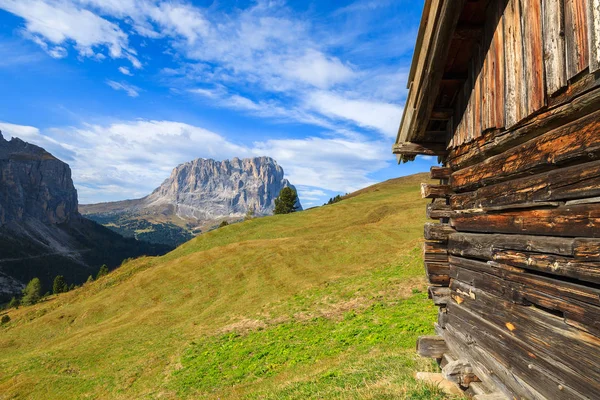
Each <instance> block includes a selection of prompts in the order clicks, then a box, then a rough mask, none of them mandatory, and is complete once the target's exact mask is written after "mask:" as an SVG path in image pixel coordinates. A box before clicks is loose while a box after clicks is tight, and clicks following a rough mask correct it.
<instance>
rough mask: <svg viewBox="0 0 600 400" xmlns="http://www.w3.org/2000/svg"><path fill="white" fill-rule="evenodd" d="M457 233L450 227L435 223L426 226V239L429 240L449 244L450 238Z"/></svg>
mask: <svg viewBox="0 0 600 400" xmlns="http://www.w3.org/2000/svg"><path fill="white" fill-rule="evenodd" d="M455 232H456V231H455V230H454V229H453V228H452V227H451V226H450V225H446V224H435V223H430V222H428V223H426V224H425V232H424V233H425V239H427V240H439V241H442V242H447V241H448V237H449V236H450V235H451V234H452V233H455Z"/></svg>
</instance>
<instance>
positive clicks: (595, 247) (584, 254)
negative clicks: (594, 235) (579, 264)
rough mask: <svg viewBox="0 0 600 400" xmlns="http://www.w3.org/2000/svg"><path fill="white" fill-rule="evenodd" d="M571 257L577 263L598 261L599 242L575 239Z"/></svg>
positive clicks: (599, 254)
mask: <svg viewBox="0 0 600 400" xmlns="http://www.w3.org/2000/svg"><path fill="white" fill-rule="evenodd" d="M573 256H574V257H575V259H576V260H578V261H600V240H598V239H575V241H574V243H573Z"/></svg>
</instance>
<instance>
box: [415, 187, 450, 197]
mask: <svg viewBox="0 0 600 400" xmlns="http://www.w3.org/2000/svg"><path fill="white" fill-rule="evenodd" d="M452 193H453V192H452V189H450V185H432V184H429V183H421V197H422V198H424V199H440V198H446V197H450V195H451V194H452Z"/></svg>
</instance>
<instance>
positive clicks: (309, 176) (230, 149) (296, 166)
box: [0, 120, 390, 204]
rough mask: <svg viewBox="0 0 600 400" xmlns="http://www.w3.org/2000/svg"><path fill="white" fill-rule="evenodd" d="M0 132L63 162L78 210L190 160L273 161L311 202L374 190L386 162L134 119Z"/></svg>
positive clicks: (142, 187) (346, 144) (377, 145)
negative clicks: (329, 194) (330, 195)
mask: <svg viewBox="0 0 600 400" xmlns="http://www.w3.org/2000/svg"><path fill="white" fill-rule="evenodd" d="M0 129H2V131H3V132H4V133H6V134H7V135H11V136H18V137H20V138H22V139H24V140H27V141H30V142H31V143H33V144H36V145H39V146H42V147H44V148H45V149H46V150H48V151H49V152H51V153H52V154H54V155H55V156H56V157H58V158H60V159H62V160H63V161H65V162H67V163H68V164H69V165H70V167H71V170H72V172H73V180H74V181H75V185H76V187H77V189H78V192H79V196H80V202H81V203H89V202H99V201H109V200H121V199H126V198H136V197H142V196H145V195H147V194H149V193H150V192H151V191H152V190H153V189H155V188H156V187H157V186H158V185H160V183H161V182H162V181H163V180H164V179H166V178H167V177H168V176H169V174H170V172H171V170H172V169H173V168H174V167H175V166H177V165H178V164H181V163H183V162H187V161H190V160H193V159H195V158H199V157H204V158H213V159H217V160H222V159H231V158H233V157H253V156H264V155H266V156H270V157H273V158H274V159H275V160H277V162H278V163H279V164H280V165H281V166H282V167H283V168H284V170H285V174H286V177H287V178H288V179H289V180H290V182H292V184H294V185H297V186H298V187H299V188H300V189H299V191H300V196H301V197H300V198H301V199H302V198H303V196H306V201H307V202H310V201H315V199H318V198H319V197H320V196H321V197H323V196H325V193H326V191H336V192H350V191H353V190H356V189H360V188H362V187H365V186H368V185H370V184H373V183H375V182H374V181H373V180H372V179H370V178H369V174H371V173H373V172H375V171H377V170H379V169H381V168H384V167H386V166H387V165H388V163H387V162H385V161H382V160H385V159H389V158H390V157H388V156H389V146H388V144H387V143H385V142H373V141H361V140H348V139H341V138H317V137H310V138H306V139H285V140H284V139H281V140H264V141H259V142H256V143H253V144H252V145H250V146H248V145H242V144H238V143H235V142H232V141H231V140H229V139H227V138H225V137H224V136H222V135H219V134H217V133H214V132H211V131H208V130H206V129H203V128H200V127H197V126H193V125H189V124H185V123H181V122H173V121H152V120H136V121H125V122H119V123H113V124H109V125H85V126H83V127H80V128H73V127H69V128H60V129H59V128H53V129H46V130H44V131H41V132H40V130H39V129H38V128H35V127H31V126H21V125H14V124H9V123H4V122H0ZM7 135H6V136H7ZM325 197H326V196H325ZM307 204H308V203H307Z"/></svg>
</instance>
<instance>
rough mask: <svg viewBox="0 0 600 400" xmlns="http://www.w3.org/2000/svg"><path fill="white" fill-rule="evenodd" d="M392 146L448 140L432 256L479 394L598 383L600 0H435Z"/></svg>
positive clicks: (439, 345) (442, 345)
mask: <svg viewBox="0 0 600 400" xmlns="http://www.w3.org/2000/svg"><path fill="white" fill-rule="evenodd" d="M408 88H409V94H408V98H407V102H406V106H405V110H404V115H403V117H402V122H401V125H400V129H399V132H398V138H397V141H396V144H395V145H394V146H393V151H394V153H395V154H396V155H397V157H398V160H399V162H400V161H402V162H406V161H411V160H413V159H414V158H415V157H416V156H417V155H428V156H436V157H438V160H439V161H440V163H441V164H442V167H434V168H432V170H431V177H432V178H433V179H439V180H440V184H439V185H430V184H424V185H423V187H422V193H423V196H424V197H426V198H430V199H432V200H431V204H429V205H428V207H427V214H428V216H429V217H430V218H431V219H433V220H438V221H437V222H434V223H428V224H427V225H426V226H425V230H424V231H425V239H426V242H425V245H424V260H425V269H426V273H427V276H428V279H429V282H430V284H431V286H430V288H429V293H430V297H431V299H432V301H434V302H435V304H436V305H438V306H439V307H440V309H439V318H438V322H437V324H436V326H435V329H436V333H437V336H427V337H422V338H420V340H419V343H418V344H417V349H418V352H419V353H420V354H421V355H423V356H430V357H434V358H437V359H438V361H439V362H440V364H441V366H442V367H443V370H442V371H443V372H442V373H443V375H444V376H445V377H446V378H448V379H450V380H452V381H454V382H456V383H458V384H460V386H461V387H462V388H463V389H465V390H466V391H467V393H471V394H473V395H477V398H490V399H491V398H510V399H513V398H515V399H552V400H554V399H569V400H572V399H600V0H426V1H425V7H424V12H423V18H422V22H421V26H420V29H419V33H418V39H417V43H416V49H415V54H414V58H413V63H412V67H411V70H410V75H409V82H408Z"/></svg>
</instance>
